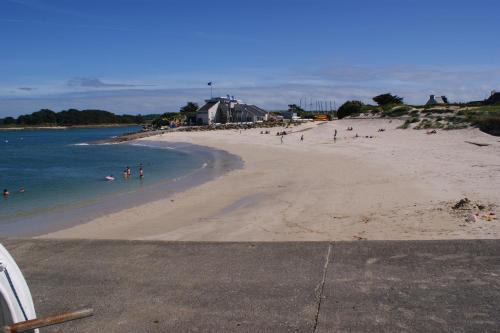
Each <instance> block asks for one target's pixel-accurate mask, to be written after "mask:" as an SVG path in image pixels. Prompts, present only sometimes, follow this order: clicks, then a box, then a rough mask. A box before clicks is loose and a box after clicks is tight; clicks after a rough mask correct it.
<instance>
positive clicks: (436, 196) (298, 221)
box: [44, 119, 500, 241]
mask: <svg viewBox="0 0 500 333" xmlns="http://www.w3.org/2000/svg"><path fill="white" fill-rule="evenodd" d="M401 123H402V121H399V120H393V121H392V122H389V120H386V119H378V120H373V119H370V120H368V119H367V120H361V119H356V120H340V121H334V122H329V123H308V124H304V125H301V126H299V127H294V128H293V131H294V132H295V133H292V134H289V135H286V136H285V137H284V143H283V144H281V143H280V137H279V136H276V135H275V134H276V131H278V130H282V129H278V128H275V129H270V130H271V134H270V135H265V134H260V132H261V131H262V129H250V130H244V131H242V132H241V134H240V132H239V131H238V130H225V131H210V132H174V133H168V134H164V135H161V136H156V137H151V138H147V139H144V140H152V141H167V142H188V143H193V144H198V145H204V146H208V147H213V148H216V149H221V150H224V151H227V152H229V153H231V154H235V155H238V156H241V158H242V159H243V161H244V162H245V166H244V168H243V169H240V170H235V171H231V172H229V173H227V174H225V175H223V176H221V177H219V178H217V179H214V180H211V181H209V182H206V183H204V184H202V185H200V186H197V187H195V188H191V189H188V190H186V191H183V192H179V193H176V194H174V195H173V196H171V197H169V198H166V199H162V200H157V201H153V202H149V203H146V204H144V205H140V206H136V207H132V208H130V209H125V210H122V211H120V212H116V213H112V214H108V215H106V216H102V217H100V218H98V219H95V220H93V221H91V222H89V223H86V224H81V225H78V226H75V227H72V228H69V229H66V230H61V231H59V232H55V233H51V234H47V235H44V237H58V238H101V239H158V240H193V241H195V240H201V241H291V240H296V241H301V240H353V239H359V240H363V239H379V240H380V239H394V240H403V239H471V238H499V236H500V220H491V221H484V220H481V219H480V220H479V221H478V222H476V223H467V222H465V218H466V214H468V213H469V212H467V211H455V210H453V209H452V208H451V207H452V206H453V205H454V204H455V203H456V202H458V201H459V200H460V199H462V198H464V197H467V198H469V199H470V200H471V201H473V202H477V203H480V204H481V205H484V206H485V207H487V208H485V209H486V210H488V213H489V212H490V211H492V212H496V213H497V214H498V211H497V209H498V206H497V205H498V204H499V203H500V189H499V187H498V184H499V183H500V142H499V141H500V139H499V138H498V137H494V136H490V135H488V134H485V133H482V132H480V131H479V130H477V129H465V130H455V131H438V133H437V134H434V135H426V134H425V132H424V131H416V130H412V129H407V130H401V129H396V127H397V126H399V125H400V124H401ZM349 126H352V127H353V131H346V128H347V127H349ZM380 128H384V129H385V131H384V132H378V129H380ZM335 129H337V131H338V135H337V140H336V141H335V142H334V141H333V132H334V130H335ZM302 134H303V135H304V141H303V142H301V141H300V136H301V135H302ZM356 134H358V137H355V135H356ZM366 136H368V138H367V137H366ZM370 136H371V138H370ZM466 141H469V142H475V143H481V144H487V146H477V145H473V144H470V143H467V142H466Z"/></svg>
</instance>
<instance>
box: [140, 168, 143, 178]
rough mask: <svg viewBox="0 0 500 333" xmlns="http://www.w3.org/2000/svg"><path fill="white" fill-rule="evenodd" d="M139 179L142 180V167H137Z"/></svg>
mask: <svg viewBox="0 0 500 333" xmlns="http://www.w3.org/2000/svg"><path fill="white" fill-rule="evenodd" d="M139 178H141V179H142V178H144V173H143V171H142V167H139Z"/></svg>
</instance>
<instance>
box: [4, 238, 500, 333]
mask: <svg viewBox="0 0 500 333" xmlns="http://www.w3.org/2000/svg"><path fill="white" fill-rule="evenodd" d="M2 243H3V244H4V245H5V246H6V247H7V248H8V249H9V251H11V254H12V255H13V256H14V257H15V259H16V260H17V262H18V264H19V266H20V267H21V269H22V271H23V273H24V274H25V276H26V278H27V280H28V284H29V285H30V287H31V291H32V294H33V297H34V300H35V305H36V308H37V311H38V313H39V315H40V314H42V315H43V314H45V315H46V314H52V313H57V312H63V311H69V310H74V309H80V308H83V307H88V306H91V307H93V308H94V309H95V311H96V315H95V316H94V317H92V318H89V319H83V320H80V321H76V322H73V323H67V324H63V325H60V326H58V327H54V328H50V329H46V330H44V331H43V332H110V333H113V332H134V333H137V332H189V331H195V332H204V331H210V332H216V331H217V332H257V331H258V332H381V331H385V332H498V330H499V327H500V240H498V241H497V240H492V241H485V240H482V241H480V240H474V241H401V242H399V241H397V242H395V241H379V242H377V241H359V242H334V243H323V242H317V243H297V242H293V243H292V242H290V243H190V242H187V243H184V242H138V241H86V240H75V241H73V240H71V241H59V240H57V241H56V240H14V239H6V240H3V242H2Z"/></svg>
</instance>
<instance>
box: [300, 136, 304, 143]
mask: <svg viewBox="0 0 500 333" xmlns="http://www.w3.org/2000/svg"><path fill="white" fill-rule="evenodd" d="M300 141H301V142H302V141H304V134H302V135H301V136H300Z"/></svg>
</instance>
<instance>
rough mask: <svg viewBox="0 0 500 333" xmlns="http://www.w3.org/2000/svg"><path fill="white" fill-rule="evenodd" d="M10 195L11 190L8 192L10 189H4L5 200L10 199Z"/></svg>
mask: <svg viewBox="0 0 500 333" xmlns="http://www.w3.org/2000/svg"><path fill="white" fill-rule="evenodd" d="M9 195H10V193H9V190H8V189H4V190H3V197H4V198H8V197H9Z"/></svg>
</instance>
